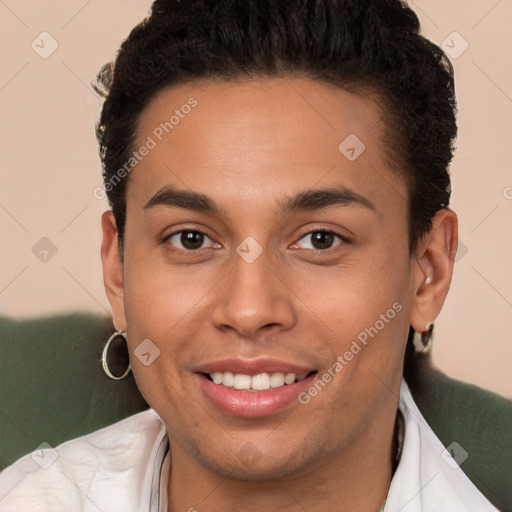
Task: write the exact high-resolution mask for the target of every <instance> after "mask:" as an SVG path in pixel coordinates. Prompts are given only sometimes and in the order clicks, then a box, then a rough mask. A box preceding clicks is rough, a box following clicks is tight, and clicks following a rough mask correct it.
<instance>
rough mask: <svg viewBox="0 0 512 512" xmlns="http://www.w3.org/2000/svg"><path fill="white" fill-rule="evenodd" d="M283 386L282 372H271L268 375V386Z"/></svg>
mask: <svg viewBox="0 0 512 512" xmlns="http://www.w3.org/2000/svg"><path fill="white" fill-rule="evenodd" d="M281 386H284V373H273V374H272V375H271V376H270V387H271V388H280V387H281Z"/></svg>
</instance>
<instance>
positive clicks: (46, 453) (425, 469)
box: [0, 382, 498, 512]
mask: <svg viewBox="0 0 512 512" xmlns="http://www.w3.org/2000/svg"><path fill="white" fill-rule="evenodd" d="M399 409H400V410H401V411H402V414H403V416H404V419H405V438H404V446H403V452H402V458H401V460H400V464H399V466H398V468H397V470H396V472H395V475H394V477H393V480H392V482H391V487H390V490H389V493H388V497H387V500H386V505H385V508H384V511H385V512H398V511H400V512H444V511H446V512H491V511H493V512H494V511H497V510H498V509H496V508H495V507H494V506H493V505H492V504H491V503H490V502H489V501H488V500H487V499H486V498H485V497H484V496H483V495H482V493H481V492H480V491H479V490H478V489H477V488H476V487H475V486H474V485H473V483H472V482H471V481H470V480H469V479H468V477H467V476H466V475H465V474H464V472H463V471H462V469H460V468H459V467H458V466H457V465H456V464H454V463H453V461H449V462H452V464H451V465H450V464H449V463H448V462H447V461H446V458H443V456H442V453H443V452H445V449H444V446H443V445H442V443H441V441H440V440H439V439H438V438H437V436H436V435H435V433H434V432H433V431H432V429H431V428H430V427H429V426H428V425H427V423H426V421H425V419H424V418H423V416H422V415H421V413H420V411H419V410H418V407H417V406H416V404H415V403H414V401H413V399H412V396H411V394H410V391H409V388H408V386H407V384H406V383H405V382H402V386H401V389H400V400H399ZM167 447H168V442H167V436H166V432H165V427H164V424H163V422H162V421H161V419H160V418H159V416H158V415H157V414H156V413H155V412H154V411H153V410H151V409H150V410H147V411H144V412H141V413H139V414H136V415H134V416H131V417H129V418H126V419H125V420H123V421H120V422H118V423H116V424H114V425H111V426H109V427H106V428H104V429H101V430H98V431H96V432H93V433H92V434H88V435H86V436H83V437H80V438H77V439H74V440H71V441H68V442H66V443H63V444H62V445H60V446H58V447H57V448H56V449H55V450H54V449H52V448H49V449H47V450H39V451H36V452H33V453H32V454H28V455H26V456H25V457H23V458H21V459H19V460H18V461H17V462H15V463H14V464H13V465H11V466H10V467H8V468H6V469H5V470H4V471H3V472H2V473H0V510H1V511H2V512H39V511H44V512H75V511H83V512H93V511H94V512H98V511H100V512H158V511H160V512H161V511H165V510H166V508H167V496H165V489H166V482H167V478H168V475H169V470H170V453H168V452H166V451H165V450H166V449H167ZM445 453H446V452H445ZM164 456H165V457H164ZM54 459H55V460H54ZM50 463H51V465H50ZM152 491H153V501H152V499H151V494H152ZM159 494H160V502H161V503H160V505H158V495H159ZM155 496H156V500H155Z"/></svg>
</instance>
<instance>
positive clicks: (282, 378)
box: [210, 372, 308, 391]
mask: <svg viewBox="0 0 512 512" xmlns="http://www.w3.org/2000/svg"><path fill="white" fill-rule="evenodd" d="M307 375H308V374H307V373H302V374H300V375H296V374H295V373H286V374H285V373H282V372H276V373H271V374H269V373H259V374H258V375H254V376H252V377H251V376H250V375H244V374H242V373H237V374H233V373H231V372H214V373H210V378H211V379H212V381H213V382H214V383H215V384H221V385H223V386H226V387H232V388H235V389H239V390H254V391H266V390H268V389H271V388H280V387H281V386H284V385H285V384H288V385H289V384H293V383H295V382H299V381H301V380H304V379H305V378H306V377H307Z"/></svg>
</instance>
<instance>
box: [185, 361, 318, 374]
mask: <svg viewBox="0 0 512 512" xmlns="http://www.w3.org/2000/svg"><path fill="white" fill-rule="evenodd" d="M312 371H314V368H312V367H311V366H305V365H302V364H295V363H290V362H287V361H282V360H278V359H266V358H260V359H241V358H234V359H233V358H232V359H219V360H217V361H211V362H208V363H205V364H202V365H199V366H198V367H196V368H195V369H194V372H196V373H215V372H223V373H224V372H231V373H241V374H244V375H251V376H254V375H258V374H260V373H277V372H282V373H295V374H296V375H302V374H304V373H309V372H312Z"/></svg>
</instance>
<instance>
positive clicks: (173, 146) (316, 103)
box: [127, 78, 405, 204]
mask: <svg viewBox="0 0 512 512" xmlns="http://www.w3.org/2000/svg"><path fill="white" fill-rule="evenodd" d="M384 130H385V124H384V122H383V120H382V114H381V110H380V108H379V104H378V102H377V101H376V100H375V99H374V97H371V96H370V95H368V94H366V95H365V94H354V93H350V92H348V91H345V90H342V89H340V88H339V87H336V86H334V85H330V84H324V83H320V82H317V81H312V80H307V79H300V78H294V79H291V78H290V79H288V78H286V79H285V78H280V79H266V80H248V81H244V82H222V81H217V82H215V81H214V82H212V81H209V82H206V81H203V82H196V83H189V84H182V85H180V86H177V87H173V88H170V89H164V90H162V91H160V92H159V93H158V94H157V95H156V96H155V97H154V98H153V99H152V101H151V102H150V103H149V104H148V106H147V107H146V108H145V109H144V111H143V112H142V114H141V116H140V118H139V122H138V126H137V135H136V140H135V145H134V149H135V150H136V151H137V150H138V149H141V148H143V147H144V146H148V147H151V149H150V150H149V151H144V153H145V156H144V157H143V158H141V160H140V162H139V163H138V164H137V166H136V169H134V171H133V172H132V173H131V175H130V179H129V184H128V189H127V203H128V204H129V203H130V200H132V201H136V202H137V203H138V204H142V202H143V201H144V200H146V201H147V200H148V199H149V198H150V197H151V196H152V195H153V194H155V193H156V192H157V191H158V190H159V189H160V188H161V187H162V186H164V185H166V184H172V185H174V186H175V187H179V188H182V189H193V190H197V191H202V192H205V193H207V194H209V195H212V196H215V195H217V196H219V198H221V200H222V199H224V200H225V201H230V204H239V203H240V201H251V200H254V201H260V202H261V201H263V200H266V201H267V202H271V201H274V200H275V199H276V196H278V195H280V194H283V193H284V194H287V193H292V192H293V191H294V190H304V189H305V188H312V187H315V186H324V185H325V186H329V185H338V184H341V185H343V186H344V187H346V188H349V189H351V190H354V191H355V192H357V193H361V192H365V193H370V194H373V195H377V196H379V195H380V196H383V197H381V199H382V200H383V201H384V200H385V199H386V197H384V196H386V193H387V196H389V194H390V193H391V195H393V194H394V195H397V194H398V196H401V197H402V198H404V197H405V189H404V184H403V183H402V182H401V180H399V179H397V176H396V173H393V172H392V171H391V169H389V167H388V164H387V161H388V159H387V157H386V148H385V146H384V142H383V135H384ZM377 199H378V197H377ZM387 199H389V197H387ZM377 202H379V201H377Z"/></svg>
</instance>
